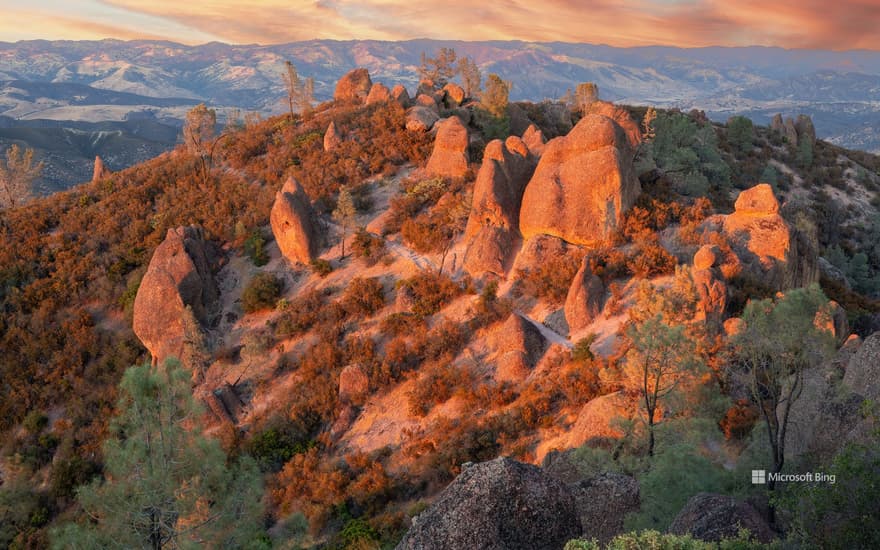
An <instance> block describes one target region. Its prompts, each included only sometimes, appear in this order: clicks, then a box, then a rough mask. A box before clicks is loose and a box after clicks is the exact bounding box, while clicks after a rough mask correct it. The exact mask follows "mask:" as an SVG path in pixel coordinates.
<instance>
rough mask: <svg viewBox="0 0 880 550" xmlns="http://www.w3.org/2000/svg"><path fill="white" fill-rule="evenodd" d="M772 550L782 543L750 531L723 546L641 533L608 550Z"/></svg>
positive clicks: (582, 543)
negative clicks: (759, 539) (760, 539)
mask: <svg viewBox="0 0 880 550" xmlns="http://www.w3.org/2000/svg"><path fill="white" fill-rule="evenodd" d="M648 548H650V549H651V550H772V549H779V548H780V545H779V544H778V543H770V544H764V543H761V542H757V541H755V540H754V539H753V538H752V537H751V536H750V534H749V532H748V531H746V530H743V531H742V532H740V534H739V536H737V537H736V538H734V539H725V540H722V541H720V542H706V541H702V540H699V539H695V538H693V537H691V536H690V535H673V534H669V533H661V532H660V531H655V530H647V531H640V532H637V533H625V534H623V535H618V536H616V537H614V539H612V540H611V541H610V542H609V543H608V544H607V545H605V546H604V550H643V549H648ZM602 549H603V547H602V546H601V545H600V544H599V543H598V542H596V541H595V540H592V541H587V540H583V539H575V540H570V541H568V543H567V544H566V545H565V548H564V549H563V550H602Z"/></svg>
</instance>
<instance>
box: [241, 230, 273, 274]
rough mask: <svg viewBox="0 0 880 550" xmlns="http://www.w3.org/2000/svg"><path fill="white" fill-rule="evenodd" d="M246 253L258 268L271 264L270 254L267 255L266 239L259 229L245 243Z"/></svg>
mask: <svg viewBox="0 0 880 550" xmlns="http://www.w3.org/2000/svg"><path fill="white" fill-rule="evenodd" d="M244 253H245V254H247V257H248V258H250V259H251V262H253V263H254V265H255V266H257V267H262V266H264V265H266V264H267V263H269V254H267V253H266V238H265V237H264V236H263V232H262V231H260V230H259V229H257V230H255V231H254V232H253V233H251V234H250V236H249V237H248V238H247V240H246V241H245V242H244Z"/></svg>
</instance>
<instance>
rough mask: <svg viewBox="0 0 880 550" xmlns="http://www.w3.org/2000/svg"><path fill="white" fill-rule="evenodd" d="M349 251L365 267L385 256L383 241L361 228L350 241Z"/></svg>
mask: <svg viewBox="0 0 880 550" xmlns="http://www.w3.org/2000/svg"><path fill="white" fill-rule="evenodd" d="M351 251H352V253H353V254H354V255H355V256H356V257H358V258H361V259H362V260H364V263H365V264H367V266H373V265H375V264H376V262H378V261H379V260H381V259H382V258H383V257H384V256H385V239H383V238H382V237H378V236H376V235H373V234H372V233H370V232H369V231H367V230H366V229H364V228H363V227H362V228H360V229H359V230H358V232H357V233H355V235H354V239H352V242H351Z"/></svg>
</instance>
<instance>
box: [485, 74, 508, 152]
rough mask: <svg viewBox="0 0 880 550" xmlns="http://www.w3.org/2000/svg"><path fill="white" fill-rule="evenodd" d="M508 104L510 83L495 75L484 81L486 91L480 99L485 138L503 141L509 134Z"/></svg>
mask: <svg viewBox="0 0 880 550" xmlns="http://www.w3.org/2000/svg"><path fill="white" fill-rule="evenodd" d="M509 103H510V83H509V82H505V81H504V80H502V79H501V77H500V76H498V75H497V74H494V73H492V74H490V75H489V76H488V78H487V79H486V90H485V91H484V92H483V96H482V97H481V98H480V105H481V113H479V114H480V115H481V118H482V120H481V123H482V126H483V130H484V132H485V133H486V137H487V138H489V139H492V138H500V139H504V138H505V137H507V135H508V134H509V133H510V117H509V116H508V115H507V106H508V104H509Z"/></svg>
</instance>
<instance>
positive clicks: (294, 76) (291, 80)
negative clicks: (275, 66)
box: [282, 61, 315, 119]
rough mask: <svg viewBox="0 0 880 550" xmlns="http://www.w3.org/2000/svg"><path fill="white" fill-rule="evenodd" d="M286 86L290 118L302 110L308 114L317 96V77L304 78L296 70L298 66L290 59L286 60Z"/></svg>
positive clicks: (284, 75)
mask: <svg viewBox="0 0 880 550" xmlns="http://www.w3.org/2000/svg"><path fill="white" fill-rule="evenodd" d="M284 67H285V70H284V74H283V75H282V77H283V79H284V87H285V88H287V106H288V109H289V110H290V118H291V119H293V114H294V113H296V112H301V113H303V115H308V114H309V113H310V112H311V109H312V102H314V100H315V99H314V98H315V79H313V78H311V77H310V78H306V79H302V78H300V76H299V73H298V72H297V70H296V67H295V66H294V64H293V63H291V62H290V61H285V62H284Z"/></svg>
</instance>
